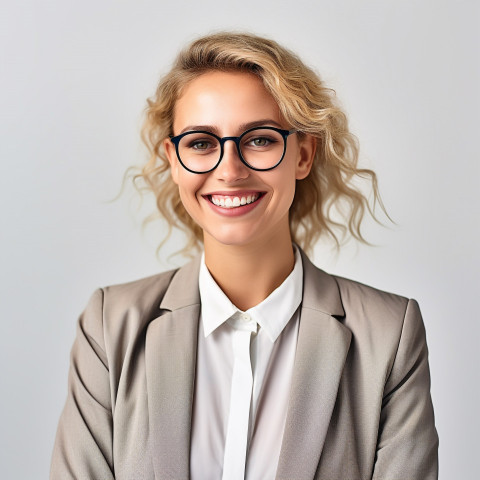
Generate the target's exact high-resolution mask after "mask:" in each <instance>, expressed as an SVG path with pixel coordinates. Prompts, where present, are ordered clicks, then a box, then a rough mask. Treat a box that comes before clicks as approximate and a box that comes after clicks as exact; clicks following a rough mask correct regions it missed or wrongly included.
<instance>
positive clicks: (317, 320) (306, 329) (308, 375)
mask: <svg viewBox="0 0 480 480" xmlns="http://www.w3.org/2000/svg"><path fill="white" fill-rule="evenodd" d="M302 257H303V258H302V259H303V266H304V293H303V300H302V309H301V314H300V327H299V332H298V342H297V353H296V356H295V364H294V369H293V376H292V385H291V390H290V399H289V406H288V411H287V419H286V424H285V431H284V435H283V441H282V448H281V452H280V460H279V464H278V469H277V476H276V478H277V480H280V479H292V478H295V479H298V480H302V479H309V480H311V479H312V478H314V476H315V472H316V470H317V467H318V463H319V460H320V455H321V453H322V449H323V445H324V442H325V437H326V434H327V430H328V426H329V423H330V418H331V416H332V412H333V408H334V405H335V401H336V397H337V391H338V386H339V383H340V378H341V375H342V371H343V367H344V364H345V360H346V357H347V353H348V349H349V346H350V340H351V332H350V331H349V330H348V329H347V328H346V327H344V326H343V325H342V324H341V323H340V322H339V321H338V320H337V318H335V317H336V316H340V317H341V316H343V315H344V310H343V306H342V303H341V299H340V293H339V291H338V286H337V283H336V281H335V280H334V279H333V278H332V277H331V276H330V275H328V274H326V273H325V272H323V271H321V270H319V269H317V268H316V267H315V266H314V265H313V264H312V263H311V262H310V261H309V260H308V258H307V257H306V256H305V254H303V252H302Z"/></svg>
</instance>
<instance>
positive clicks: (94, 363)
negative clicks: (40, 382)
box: [50, 290, 115, 480]
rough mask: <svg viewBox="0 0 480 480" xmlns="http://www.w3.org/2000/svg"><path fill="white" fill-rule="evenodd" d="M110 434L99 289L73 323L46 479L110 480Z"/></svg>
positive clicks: (107, 374)
mask: <svg viewBox="0 0 480 480" xmlns="http://www.w3.org/2000/svg"><path fill="white" fill-rule="evenodd" d="M112 435H113V427H112V400H111V394H110V383H109V367H108V360H107V355H106V353H105V342H104V334H103V291H102V290H98V291H96V292H95V293H94V294H93V296H92V297H91V299H90V301H89V303H88V305H87V307H86V309H85V311H84V312H83V314H82V315H81V316H80V318H79V321H78V326H77V335H76V338H75V342H74V344H73V347H72V351H71V364H70V371H69V378H68V395H67V400H66V404H65V407H64V410H63V412H62V415H61V417H60V421H59V425H58V429H57V435H56V439H55V446H54V450H53V457H52V463H51V470H50V479H51V480H70V479H72V480H73V479H75V480H92V479H102V480H110V479H114V478H115V477H114V473H113V452H112V443H113V440H112Z"/></svg>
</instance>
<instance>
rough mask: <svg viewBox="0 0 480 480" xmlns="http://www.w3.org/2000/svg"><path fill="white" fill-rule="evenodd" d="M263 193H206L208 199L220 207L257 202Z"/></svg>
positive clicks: (239, 205)
mask: <svg viewBox="0 0 480 480" xmlns="http://www.w3.org/2000/svg"><path fill="white" fill-rule="evenodd" d="M263 195H264V193H262V192H255V193H250V194H248V195H207V198H208V200H209V201H210V202H211V203H213V204H214V205H216V206H217V207H221V208H228V209H230V208H238V207H243V206H244V205H250V204H252V203H255V202H257V201H258V200H259V199H260V198H261V197H262V196H263Z"/></svg>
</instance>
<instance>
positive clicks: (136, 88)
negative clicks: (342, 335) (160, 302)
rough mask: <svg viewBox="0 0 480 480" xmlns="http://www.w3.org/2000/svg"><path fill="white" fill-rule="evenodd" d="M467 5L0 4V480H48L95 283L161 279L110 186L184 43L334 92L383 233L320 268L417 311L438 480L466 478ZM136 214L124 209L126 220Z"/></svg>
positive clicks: (475, 56) (474, 207) (477, 401)
mask: <svg viewBox="0 0 480 480" xmlns="http://www.w3.org/2000/svg"><path fill="white" fill-rule="evenodd" d="M478 5H479V3H478V2H476V1H474V0H472V1H470V2H469V1H454V0H450V1H443V0H436V1H433V0H432V1H426V0H424V1H418V0H417V1H412V0H410V1H408V0H407V1H403V2H398V1H396V2H393V1H388V0H383V1H358V0H336V1H315V2H314V1H305V0H296V1H288V2H287V1H273V0H269V1H264V2H259V1H258V0H255V1H253V0H243V1H241V2H226V1H225V2H217V1H212V0H202V1H200V2H186V1H183V0H177V1H172V2H164V1H161V0H156V1H153V0H136V1H121V0H117V1H112V0H110V1H102V0H96V1H93V0H83V1H82V2H78V1H72V0H50V1H48V0H46V1H42V2H40V1H35V0H25V1H22V2H10V3H9V4H8V6H7V5H6V2H2V6H1V15H0V18H1V19H0V44H1V47H0V48H1V64H2V73H1V76H0V82H1V89H0V102H1V103H0V117H1V127H2V128H1V141H0V155H1V174H0V195H1V199H0V205H1V209H2V212H1V219H0V222H1V223H0V238H1V249H0V256H1V290H0V291H1V300H0V301H1V303H0V305H1V312H2V314H1V315H2V317H1V320H0V322H1V323H0V342H1V344H0V365H1V372H2V373H1V388H2V394H1V396H0V402H1V403H0V412H1V426H0V436H1V445H0V465H2V467H1V470H2V474H1V477H2V479H6V480H7V479H8V480H9V479H22V480H23V479H27V478H28V479H34V478H38V479H41V478H47V476H48V470H49V462H50V455H51V450H52V446H53V440H54V435H55V430H56V424H57V421H58V417H59V414H60V411H61V409H62V406H63V403H64V401H65V396H66V387H67V370H68V362H69V351H70V347H71V344H72V341H73V338H74V332H75V322H76V319H77V317H78V315H79V313H80V312H81V310H82V309H83V308H84V306H85V303H86V301H87V299H88V297H89V295H90V294H91V292H92V291H93V290H94V289H95V288H96V287H98V286H103V285H107V284H111V283H119V282H123V281H128V280H133V279H135V278H139V277H142V276H146V275H149V274H153V273H155V272H158V271H161V270H165V269H167V268H171V267H172V265H176V264H179V263H180V260H179V259H178V258H175V259H173V260H172V261H170V263H169V261H168V258H167V257H168V254H169V253H170V252H171V251H173V250H174V249H175V247H176V245H177V244H178V241H179V239H180V237H178V236H175V237H174V238H173V241H172V242H170V243H169V244H168V245H167V247H166V249H165V250H162V251H161V252H160V254H159V258H160V260H157V258H156V256H155V247H156V244H157V243H158V240H159V237H160V236H161V234H162V229H163V228H164V226H162V225H159V226H152V227H150V228H147V230H146V231H145V232H143V233H142V228H141V221H142V218H143V215H144V213H145V212H147V211H148V210H149V205H148V203H147V204H144V205H143V206H142V207H138V201H137V200H136V197H135V196H134V194H133V192H132V191H131V189H127V191H126V194H125V195H124V196H122V197H121V198H120V200H118V201H115V202H110V200H111V199H112V198H113V197H114V196H115V195H116V194H117V193H118V192H119V189H120V185H121V182H122V177H123V173H124V171H125V170H126V169H127V167H129V166H130V165H135V164H139V163H141V162H142V161H143V160H144V158H145V157H144V154H145V152H144V150H143V149H142V147H141V143H140V140H139V130H140V126H141V118H142V110H143V108H144V105H145V99H146V98H147V97H148V96H150V95H151V94H152V93H153V91H154V88H155V85H156V83H157V81H158V78H159V76H160V74H161V73H163V72H165V71H166V70H167V69H168V68H169V65H170V64H171V62H172V60H173V58H174V56H175V54H176V53H177V51H178V50H179V48H181V47H182V46H183V45H184V44H185V43H186V42H188V41H190V40H191V39H193V38H195V37H196V36H198V35H200V34H205V33H209V32H211V31H217V30H221V29H239V30H248V31H251V32H254V33H258V34H262V35H267V36H270V37H272V38H274V39H276V40H277V41H279V42H280V43H282V44H284V45H286V46H287V47H289V48H291V49H292V50H294V51H296V52H297V53H299V54H300V56H302V58H303V59H304V60H305V61H306V62H307V63H308V64H310V65H312V66H313V67H314V68H315V69H316V70H317V71H318V72H319V73H320V74H321V76H322V77H323V78H324V79H325V81H326V82H327V84H328V85H330V86H331V87H333V88H335V90H336V91H337V93H338V96H339V98H340V100H341V102H342V104H343V106H344V108H345V110H346V111H347V113H348V115H349V118H350V121H351V127H352V130H353V131H354V133H355V134H356V135H357V136H358V137H359V139H360V144H361V158H362V164H363V165H365V166H367V167H371V168H373V169H375V170H376V171H377V173H378V175H379V180H380V189H381V192H382V196H383V199H384V202H385V204H386V206H387V208H388V211H389V213H390V215H391V216H392V217H393V219H394V220H395V221H396V225H392V224H390V225H389V227H388V228H382V227H379V226H377V225H375V224H374V223H373V222H367V223H366V225H365V231H364V233H365V234H366V236H367V237H368V238H369V239H370V240H371V241H372V242H374V243H375V244H376V246H375V247H364V246H360V247H358V248H357V247H355V246H354V245H353V244H350V245H348V246H347V247H346V248H345V249H344V250H343V251H342V252H341V253H340V254H339V255H336V254H335V253H334V252H332V251H331V250H330V249H329V248H327V247H324V246H319V248H318V249H317V251H316V255H315V259H314V260H315V263H316V264H317V265H319V266H321V267H322V268H324V269H326V270H328V271H330V272H333V273H337V274H340V275H343V276H347V277H351V278H354V279H357V280H360V281H362V282H364V283H368V284H371V285H374V286H376V287H378V288H382V289H384V290H389V291H393V292H396V293H399V294H402V295H405V296H409V297H414V298H416V299H417V300H418V301H419V303H420V306H421V308H422V312H423V316H424V320H425V324H426V328H427V340H428V344H429V348H430V365H431V372H432V394H433V400H434V407H435V413H436V420H437V428H438V431H439V435H440V468H441V475H440V477H441V478H442V479H444V480H447V479H462V480H473V479H474V478H478V476H477V475H478V472H479V471H480V464H479V457H480V456H479V454H478V447H479V442H478V435H479V432H480V422H479V414H478V409H479V405H480V395H479V386H478V383H479V380H480V377H479V375H478V370H479V369H478V366H479V352H478V344H479V340H480V329H479V322H478V319H479V314H478V310H479V306H478V301H479V297H480V288H479V287H480V278H479V273H478V272H479V268H480V261H479V253H478V250H479V240H480V238H479V218H480V208H479V203H480V202H479V195H478V190H479V187H480V181H479V177H480V170H479V161H480V155H479V141H478V137H479V111H480V100H479V93H478V92H479V85H480V75H479V58H480V57H479V51H478V46H479V34H478V31H479V29H480V25H479V24H480V21H479V20H480V10H479V6H478ZM137 210H139V211H138V212H137Z"/></svg>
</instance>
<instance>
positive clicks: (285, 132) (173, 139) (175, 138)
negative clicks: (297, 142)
mask: <svg viewBox="0 0 480 480" xmlns="http://www.w3.org/2000/svg"><path fill="white" fill-rule="evenodd" d="M254 130H273V131H275V132H278V133H280V134H281V135H282V137H283V153H282V156H281V157H280V160H279V161H278V162H277V163H276V164H275V165H274V166H273V167H268V168H255V167H252V165H250V164H249V163H248V162H247V161H246V160H245V159H244V158H243V155H242V151H241V149H240V142H241V140H242V138H243V137H244V136H245V135H247V134H248V133H250V132H253V131H254ZM297 132H298V130H283V129H281V128H276V127H253V128H249V129H248V130H246V131H245V132H243V133H242V134H241V135H240V136H239V137H219V136H218V135H215V134H214V133H212V132H207V131H205V130H190V131H188V132H184V133H181V134H180V135H176V136H173V135H170V141H171V142H172V143H173V144H174V145H175V151H176V153H177V158H178V161H179V162H180V164H181V165H182V167H183V168H184V169H185V170H188V171H189V172H191V173H197V174H199V175H201V174H203V173H209V172H212V171H213V170H215V169H216V168H217V167H218V166H219V165H220V162H221V161H222V158H223V153H224V144H225V142H228V141H229V140H232V141H233V142H235V145H236V146H237V152H238V157H239V158H240V160H241V161H242V163H243V164H244V165H246V166H247V167H248V168H250V169H252V170H255V171H256V172H267V171H268V170H273V169H274V168H276V167H278V166H279V165H280V163H282V160H283V158H284V157H285V152H286V151H287V138H288V137H289V136H290V135H292V133H297ZM191 133H204V134H207V135H210V136H212V137H214V138H216V139H217V140H218V141H219V143H220V158H219V159H218V162H217V163H216V164H215V165H214V166H213V167H212V168H211V169H210V170H205V171H204V172H203V171H202V172H197V171H195V170H192V169H190V168H188V167H187V166H186V165H185V164H184V163H183V162H182V159H181V158H180V152H179V151H178V148H179V147H178V146H179V143H180V140H181V139H182V138H183V137H185V136H186V135H188V134H191Z"/></svg>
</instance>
